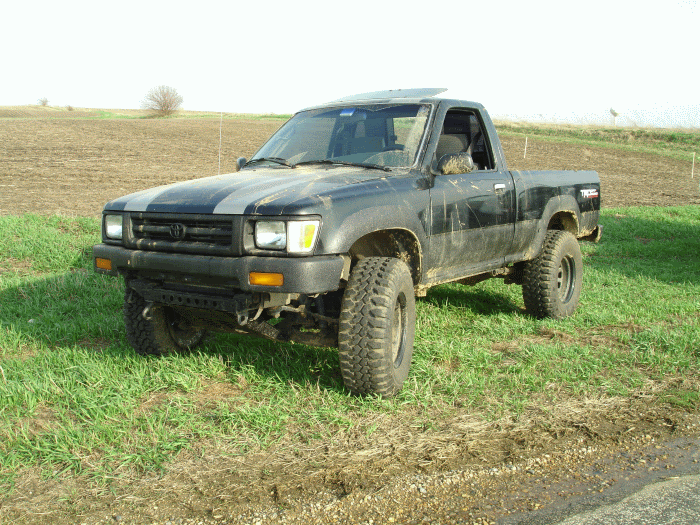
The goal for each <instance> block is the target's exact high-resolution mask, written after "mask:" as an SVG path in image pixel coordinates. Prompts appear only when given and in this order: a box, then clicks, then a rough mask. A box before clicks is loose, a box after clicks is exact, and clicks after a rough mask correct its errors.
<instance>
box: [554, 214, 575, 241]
mask: <svg viewBox="0 0 700 525" xmlns="http://www.w3.org/2000/svg"><path fill="white" fill-rule="evenodd" d="M547 229H548V230H563V231H567V232H569V233H572V234H573V235H578V219H577V218H576V214H575V213H574V212H571V211H560V212H557V213H555V214H554V215H553V216H552V218H551V219H549V224H548V225H547Z"/></svg>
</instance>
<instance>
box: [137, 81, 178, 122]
mask: <svg viewBox="0 0 700 525" xmlns="http://www.w3.org/2000/svg"><path fill="white" fill-rule="evenodd" d="M181 105H182V96H180V95H178V93H177V90H176V89H175V88H171V87H170V86H157V87H154V88H153V89H151V90H150V91H149V92H148V94H147V95H146V98H144V99H143V102H141V107H142V108H143V109H150V110H152V111H155V112H156V113H157V114H158V115H159V116H162V117H165V116H168V115H172V114H173V113H175V112H176V111H177V110H178V109H180V106H181Z"/></svg>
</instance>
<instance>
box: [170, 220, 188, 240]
mask: <svg viewBox="0 0 700 525" xmlns="http://www.w3.org/2000/svg"><path fill="white" fill-rule="evenodd" d="M170 236H171V237H172V238H173V239H175V240H177V241H181V240H182V239H184V238H185V225H184V224H182V223H181V222H176V223H174V224H171V225H170Z"/></svg>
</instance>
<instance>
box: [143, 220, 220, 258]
mask: <svg viewBox="0 0 700 525" xmlns="http://www.w3.org/2000/svg"><path fill="white" fill-rule="evenodd" d="M233 222H234V221H233V220H232V218H231V217H226V216H211V215H178V214H151V213H133V214H132V215H131V233H132V239H130V240H131V241H132V243H133V244H134V245H135V247H136V248H138V249H140V250H157V251H168V252H181V253H196V254H205V255H231V254H232V251H233Z"/></svg>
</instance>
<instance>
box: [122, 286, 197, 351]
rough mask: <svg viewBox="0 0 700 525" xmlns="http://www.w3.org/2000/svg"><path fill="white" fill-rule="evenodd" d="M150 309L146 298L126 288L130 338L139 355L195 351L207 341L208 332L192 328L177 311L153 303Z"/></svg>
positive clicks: (125, 315)
mask: <svg viewBox="0 0 700 525" xmlns="http://www.w3.org/2000/svg"><path fill="white" fill-rule="evenodd" d="M147 306H148V303H147V302H146V300H145V299H144V298H143V297H141V296H140V295H139V294H138V293H136V292H135V291H134V290H131V289H130V288H129V287H127V288H126V293H125V295H124V324H125V325H126V337H127V339H128V340H129V343H131V346H133V347H134V350H136V352H137V353H139V354H142V355H148V354H151V355H162V354H169V353H172V352H177V351H180V350H187V349H191V348H194V347H195V346H197V345H198V344H199V343H201V342H202V339H204V336H205V335H206V331H205V330H201V329H198V328H193V327H191V326H189V323H188V322H187V320H186V319H185V318H184V317H182V316H180V314H178V312H177V311H176V310H174V309H173V308H170V307H168V306H164V305H159V304H153V305H152V306H151V307H150V308H149V309H148V310H146V307H147ZM144 313H145V314H146V315H145V316H144Z"/></svg>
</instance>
